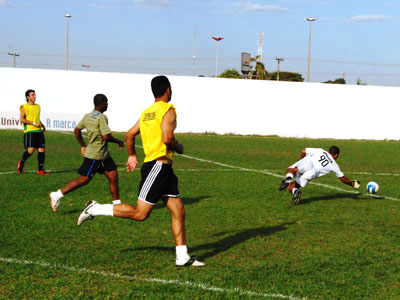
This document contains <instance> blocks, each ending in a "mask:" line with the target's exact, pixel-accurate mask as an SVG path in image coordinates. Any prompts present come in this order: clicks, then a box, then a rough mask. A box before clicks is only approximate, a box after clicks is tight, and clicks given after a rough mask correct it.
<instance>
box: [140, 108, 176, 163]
mask: <svg viewBox="0 0 400 300" xmlns="http://www.w3.org/2000/svg"><path fill="white" fill-rule="evenodd" d="M170 109H173V110H174V112H175V114H176V110H175V107H174V106H173V105H172V104H169V103H166V102H164V101H157V102H155V103H154V104H153V105H151V106H150V107H148V108H147V109H145V110H144V111H143V112H142V114H141V116H140V135H141V136H142V143H143V149H144V153H145V155H146V157H145V159H144V162H149V161H153V160H155V159H157V158H160V157H163V156H165V157H166V158H168V159H170V160H173V159H174V152H173V151H171V150H169V149H168V148H167V145H165V144H164V143H163V141H162V130H161V125H162V121H163V118H164V115H165V114H166V113H167V112H168V111H169V110H170ZM175 127H176V122H175Z"/></svg>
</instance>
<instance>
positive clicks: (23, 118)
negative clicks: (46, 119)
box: [19, 105, 42, 127]
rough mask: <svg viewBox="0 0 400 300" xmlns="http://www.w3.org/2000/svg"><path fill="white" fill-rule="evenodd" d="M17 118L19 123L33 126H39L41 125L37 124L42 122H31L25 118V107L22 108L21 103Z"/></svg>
mask: <svg viewBox="0 0 400 300" xmlns="http://www.w3.org/2000/svg"><path fill="white" fill-rule="evenodd" d="M19 119H20V121H21V123H24V124H26V125H33V126H38V127H41V126H39V125H41V124H42V123H41V122H40V123H35V122H33V121H29V120H27V119H26V115H25V108H24V106H23V105H21V109H20V114H19Z"/></svg>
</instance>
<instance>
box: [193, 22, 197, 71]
mask: <svg viewBox="0 0 400 300" xmlns="http://www.w3.org/2000/svg"><path fill="white" fill-rule="evenodd" d="M196 31H197V25H196V24H194V32H193V76H195V75H196Z"/></svg>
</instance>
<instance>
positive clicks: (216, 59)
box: [212, 37, 224, 78]
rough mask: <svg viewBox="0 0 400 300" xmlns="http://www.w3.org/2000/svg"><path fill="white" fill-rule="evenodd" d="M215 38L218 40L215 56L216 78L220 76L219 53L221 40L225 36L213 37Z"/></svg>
mask: <svg viewBox="0 0 400 300" xmlns="http://www.w3.org/2000/svg"><path fill="white" fill-rule="evenodd" d="M212 39H213V40H215V41H216V42H217V54H216V57H215V78H217V77H218V53H219V42H220V41H222V40H223V39H224V38H223V37H212Z"/></svg>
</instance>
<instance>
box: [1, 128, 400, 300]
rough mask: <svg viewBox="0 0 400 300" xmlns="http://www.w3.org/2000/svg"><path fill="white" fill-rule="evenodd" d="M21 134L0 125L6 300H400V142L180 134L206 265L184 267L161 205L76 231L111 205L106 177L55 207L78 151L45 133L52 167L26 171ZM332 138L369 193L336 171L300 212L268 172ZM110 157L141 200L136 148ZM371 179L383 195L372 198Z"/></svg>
mask: <svg viewBox="0 0 400 300" xmlns="http://www.w3.org/2000/svg"><path fill="white" fill-rule="evenodd" d="M115 135H116V136H117V137H119V138H123V134H115ZM22 136H23V134H22V133H21V132H20V131H13V130H2V131H0V139H1V141H2V142H1V145H0V150H1V154H2V159H1V161H0V172H1V174H0V190H1V193H0V195H1V196H0V282H1V285H0V299H144V298H146V299H302V298H305V299H352V300H353V299H371V300H372V299H400V258H399V253H400V200H399V198H400V186H399V184H398V182H399V175H398V173H399V166H400V156H399V155H398V153H399V147H400V146H399V144H398V142H394V141H354V140H352V141H349V140H328V139H324V140H315V139H313V140H308V139H289V138H279V137H250V136H240V137H238V136H216V135H195V134H185V135H183V134H180V135H178V136H177V137H178V140H179V141H180V142H182V143H183V144H184V145H185V155H186V157H185V156H179V155H177V156H176V160H175V164H174V169H175V173H176V174H177V176H178V178H179V187H180V192H181V194H182V199H183V201H184V204H185V208H186V212H187V215H186V227H187V241H188V247H189V252H190V253H191V254H194V255H197V256H198V257H199V258H200V259H202V260H204V261H205V262H206V264H207V266H206V267H205V268H200V269H197V268H183V269H182V268H176V267H175V265H174V260H175V248H174V240H173V237H172V234H171V231H170V220H171V218H170V215H169V212H168V210H167V209H166V208H165V207H164V204H162V203H160V204H158V205H157V206H156V207H155V209H154V211H153V212H152V214H151V216H150V218H149V219H148V220H146V221H145V222H133V221H130V220H124V219H117V218H110V217H97V218H96V219H94V220H93V221H91V222H87V223H85V224H84V225H82V226H81V227H79V228H78V227H76V225H75V223H76V219H77V217H78V215H79V213H80V211H81V210H82V209H83V207H84V205H85V203H86V202H87V201H88V200H90V199H96V200H97V201H99V202H102V203H110V202H111V196H110V194H109V191H108V183H107V180H106V179H105V178H104V176H101V175H96V176H95V178H94V179H93V180H92V182H91V183H90V184H89V185H87V186H85V187H83V188H81V189H79V190H76V191H74V192H72V193H71V194H68V195H67V196H66V197H65V198H63V200H62V202H61V205H60V206H59V208H58V210H57V213H53V212H52V211H51V210H50V207H49V200H48V196H47V195H48V193H49V192H51V191H54V190H56V189H58V188H60V187H62V186H64V185H65V184H66V183H68V182H69V181H70V180H71V179H73V178H76V177H77V176H78V175H77V173H76V170H77V169H78V168H79V166H80V164H81V162H82V158H81V157H80V148H79V144H78V143H77V142H76V141H75V138H74V136H73V135H70V134H65V133H58V132H48V133H47V134H46V143H47V147H46V169H48V170H53V173H52V174H51V175H50V176H37V175H36V174H35V171H36V167H37V160H36V153H35V154H34V155H33V156H32V157H31V158H30V159H29V160H28V162H27V163H26V164H25V170H24V171H25V172H24V173H23V174H17V173H16V172H15V171H16V164H17V161H18V160H19V159H20V158H21V156H22V153H23V151H24V150H23V144H22V142H23V140H22ZM138 144H139V145H140V140H139V141H138ZM332 144H335V145H338V146H339V147H340V148H341V155H340V157H339V159H338V163H339V165H340V167H341V169H342V171H343V172H344V173H345V175H346V176H348V177H349V178H350V179H358V180H360V181H361V183H362V184H363V185H362V190H360V191H359V193H358V194H354V193H353V192H354V191H355V190H354V189H352V188H351V187H349V186H346V185H344V184H342V183H341V182H340V181H339V180H337V179H336V177H335V175H334V174H329V175H327V176H324V177H322V178H319V179H316V180H314V181H313V182H314V183H319V184H327V185H329V187H323V186H320V185H316V184H309V185H308V186H307V187H306V188H304V189H303V197H302V202H301V205H298V206H296V207H288V206H287V203H289V202H290V200H291V195H290V194H289V193H287V192H286V191H285V192H279V191H278V186H279V184H280V181H281V180H282V178H280V177H276V176H271V175H268V174H266V173H262V172H269V173H270V174H277V175H282V177H283V174H284V172H285V169H286V168H287V167H288V166H289V165H291V164H292V163H294V162H295V161H297V160H298V159H299V157H300V151H301V149H303V148H305V147H322V148H325V149H326V148H328V147H329V146H330V145H332ZM110 150H111V152H112V156H113V158H114V160H115V161H116V163H117V164H118V165H119V167H120V168H121V169H120V170H119V181H120V189H121V199H122V200H123V201H124V202H128V203H136V199H137V188H138V182H139V180H140V172H139V170H137V171H135V172H134V173H128V172H126V171H125V170H124V164H125V162H126V159H127V153H126V150H119V149H118V147H117V145H115V144H111V145H110ZM138 153H139V157H140V158H141V159H143V153H142V150H141V149H140V148H138ZM195 158H196V159H195ZM197 159H203V160H205V161H200V160H197ZM216 163H221V164H224V165H221V164H216ZM240 168H242V169H240ZM390 174H392V175H390ZM371 180H375V181H377V182H378V183H379V184H380V188H381V190H380V191H379V194H378V195H379V196H381V198H373V197H370V196H368V195H366V194H365V184H366V183H367V182H368V181H371ZM385 197H386V198H385ZM389 198H390V199H389ZM7 260H8V261H7ZM117 274H118V275H117ZM213 288H215V289H213ZM290 296H291V297H293V298H290Z"/></svg>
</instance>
